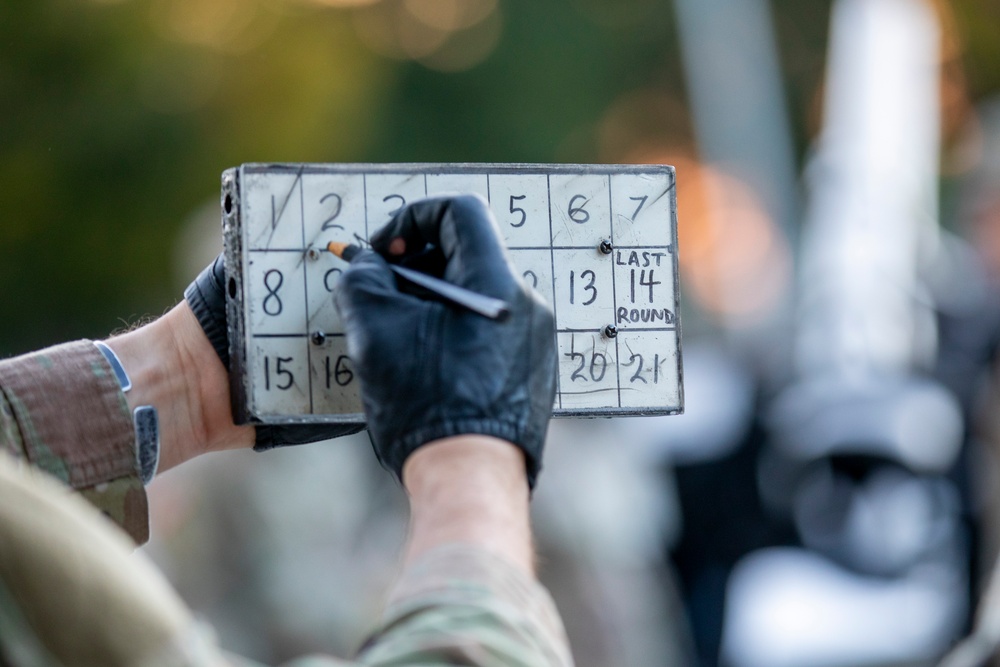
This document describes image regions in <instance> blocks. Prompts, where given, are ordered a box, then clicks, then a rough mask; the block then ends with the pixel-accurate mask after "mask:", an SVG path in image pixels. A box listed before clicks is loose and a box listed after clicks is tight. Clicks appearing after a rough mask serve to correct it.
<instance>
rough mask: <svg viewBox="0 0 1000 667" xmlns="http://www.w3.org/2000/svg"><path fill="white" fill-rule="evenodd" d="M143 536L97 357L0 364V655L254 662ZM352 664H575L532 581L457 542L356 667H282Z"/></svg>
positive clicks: (406, 576) (127, 423)
mask: <svg viewBox="0 0 1000 667" xmlns="http://www.w3.org/2000/svg"><path fill="white" fill-rule="evenodd" d="M25 461H26V462H27V463H30V464H31V465H27V464H26V463H25ZM38 469H41V470H44V471H45V472H47V473H50V475H51V476H54V477H56V478H58V479H59V480H61V481H62V482H64V483H65V484H68V485H69V486H72V487H73V488H75V489H77V490H78V491H80V492H81V495H82V496H83V497H85V498H86V499H87V500H89V501H90V503H87V502H84V501H83V500H81V499H80V497H79V495H77V494H73V493H70V492H68V490H67V489H66V487H65V486H63V485H60V484H58V483H56V482H55V481H54V480H52V479H51V477H50V475H44V474H41V473H39V472H38ZM91 503H92V504H91ZM101 512H103V513H104V514H105V515H106V516H108V517H110V518H111V519H112V520H113V521H114V523H116V524H118V526H120V527H121V528H122V529H124V531H125V533H123V532H122V531H121V530H118V529H117V528H116V527H115V526H114V524H112V523H111V522H109V521H107V520H106V519H104V518H103V517H101ZM126 533H127V535H126ZM148 534H149V529H148V514H147V504H146V494H145V490H144V488H143V486H142V483H141V481H140V478H139V465H138V461H137V456H136V452H135V443H134V434H133V432H132V422H131V417H130V415H129V411H128V407H127V404H126V402H125V398H124V395H123V394H122V393H121V391H120V388H119V386H118V383H117V380H116V379H115V377H114V375H113V373H112V371H111V368H110V367H109V366H108V364H107V362H106V361H105V359H104V357H103V356H102V355H101V354H100V352H98V350H97V349H96V348H95V347H94V346H93V344H92V343H90V342H88V341H80V342H77V343H70V344H67V345H62V346H58V347H54V348H50V349H48V350H43V351H41V352H38V353H34V354H31V355H26V356H23V357H18V358H15V359H11V360H7V361H4V362H0V664H4V665H9V667H48V666H65V665H101V666H102V667H104V666H116V665H148V666H150V667H160V666H161V665H162V666H163V667H168V666H169V667H174V666H181V665H185V666H188V665H191V666H201V665H213V666H217V665H227V664H231V665H252V664H254V663H251V662H249V661H246V660H243V659H241V658H238V657H235V656H231V655H228V654H225V653H224V652H223V651H221V650H220V649H219V648H218V646H217V645H216V643H215V641H214V639H213V636H212V633H211V631H210V629H208V628H207V627H205V626H204V625H202V624H200V623H198V622H196V621H195V620H194V619H193V617H192V615H191V613H190V612H189V610H188V609H187V608H186V606H185V605H184V603H183V602H182V601H181V600H180V599H179V597H178V596H177V594H176V593H175V592H174V591H173V589H171V588H170V586H169V585H168V584H167V583H166V581H165V580H164V578H163V577H162V575H161V574H160V573H159V572H158V571H157V570H156V569H155V567H154V566H153V565H152V564H150V563H149V562H148V561H147V560H146V559H145V557H143V556H142V555H141V554H133V553H132V549H133V548H134V546H135V543H134V542H133V541H132V540H134V541H135V542H138V543H142V542H144V541H145V540H146V539H147V538H148ZM129 536H130V537H131V538H132V539H131V540H130V539H129ZM352 664H353V665H386V666H388V665H426V666H431V665H448V664H461V665H496V666H500V665H503V666H508V665H524V666H534V665H539V666H541V665H560V666H563V665H571V664H572V659H571V657H570V653H569V648H568V646H567V644H566V639H565V634H564V632H563V629H562V625H561V622H560V620H559V617H558V615H557V613H556V611H555V608H554V606H553V604H552V602H551V599H550V598H549V596H548V594H547V593H546V592H545V590H544V589H543V588H542V587H541V586H539V585H538V584H537V583H536V582H534V581H533V580H531V579H529V578H527V577H526V576H525V575H524V574H522V573H521V572H520V571H518V570H517V569H515V568H513V567H511V566H509V565H507V564H506V563H505V562H503V561H500V560H498V559H496V558H494V557H493V556H491V555H490V554H489V553H486V552H483V551H481V550H479V549H476V548H474V547H471V546H467V545H461V544H453V545H447V546H444V547H441V548H438V549H436V550H434V551H432V552H429V553H427V554H426V555H425V556H423V557H422V558H421V559H419V560H418V561H417V562H416V563H414V564H413V565H411V566H410V567H409V568H408V569H407V570H406V572H404V573H403V575H402V576H401V577H400V579H399V581H398V582H397V584H396V587H395V589H394V591H393V593H392V594H391V596H390V601H389V604H388V606H387V608H386V612H385V614H384V616H383V620H382V624H381V626H380V628H379V629H378V630H377V632H376V633H375V634H374V635H372V637H371V638H370V639H369V640H368V641H367V642H366V643H365V646H364V647H363V648H362V650H361V652H360V653H359V655H358V657H357V658H356V661H355V662H343V661H339V660H336V659H333V658H329V657H320V656H317V657H306V658H300V659H298V660H295V661H294V662H293V663H291V664H290V665H289V667H292V666H294V667H326V666H332V665H352Z"/></svg>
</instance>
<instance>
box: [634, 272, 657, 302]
mask: <svg viewBox="0 0 1000 667" xmlns="http://www.w3.org/2000/svg"><path fill="white" fill-rule="evenodd" d="M630 274H631V275H630V277H629V290H630V291H629V298H631V300H632V303H635V269H632V270H631V271H630ZM660 284H662V283H661V282H660V281H659V280H653V269H650V270H649V279H648V280H647V279H646V269H642V272H641V273H640V274H639V286H640V287H648V288H649V302H650V303H653V287H654V286H655V285H660Z"/></svg>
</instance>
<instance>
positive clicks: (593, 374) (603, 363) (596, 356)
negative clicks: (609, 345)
mask: <svg viewBox="0 0 1000 667" xmlns="http://www.w3.org/2000/svg"><path fill="white" fill-rule="evenodd" d="M598 359H600V360H601V374H600V375H598V374H597V373H596V372H595V370H594V369H595V368H596V367H597V360H598ZM607 372H608V358H607V357H605V356H604V355H603V354H601V353H600V352H594V353H593V354H591V355H590V378H591V379H592V380H593V381H594V382H600V381H601V380H603V379H604V374H605V373H607Z"/></svg>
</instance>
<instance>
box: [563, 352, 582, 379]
mask: <svg viewBox="0 0 1000 667" xmlns="http://www.w3.org/2000/svg"><path fill="white" fill-rule="evenodd" d="M566 356H568V357H569V358H570V359H577V358H579V359H580V365H579V366H577V367H576V370H575V371H573V374H572V375H570V376H569V379H570V381H572V382H576V381H577V380H583V381H584V382H586V381H587V378H586V377H585V376H584V375H583V373H581V372H580V371H582V370H583V367H584V365H585V364H586V363H587V358H586V357H585V356H583V353H582V352H572V351H571V352H567V353H566Z"/></svg>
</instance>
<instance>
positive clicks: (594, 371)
mask: <svg viewBox="0 0 1000 667" xmlns="http://www.w3.org/2000/svg"><path fill="white" fill-rule="evenodd" d="M575 343H576V339H575V338H574V339H573V340H572V341H571V342H570V348H569V352H564V353H563V355H564V356H567V357H569V358H570V359H572V360H573V361H575V362H579V365H578V366H577V367H576V368H575V369H574V370H573V372H572V373H570V376H569V379H570V381H571V382H576V381H577V380H582V381H584V382H587V376H586V375H584V373H583V369H584V368H586V367H587V356H586V355H585V354H584V353H583V352H577V351H576V350H575V349H574V345H575ZM588 371H589V373H590V380H591V381H593V382H600V381H601V380H603V379H604V375H605V374H606V373H607V372H608V358H607V357H606V356H605V355H604V354H603V353H601V352H598V351H597V350H592V351H591V353H590V368H589V369H588Z"/></svg>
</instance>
